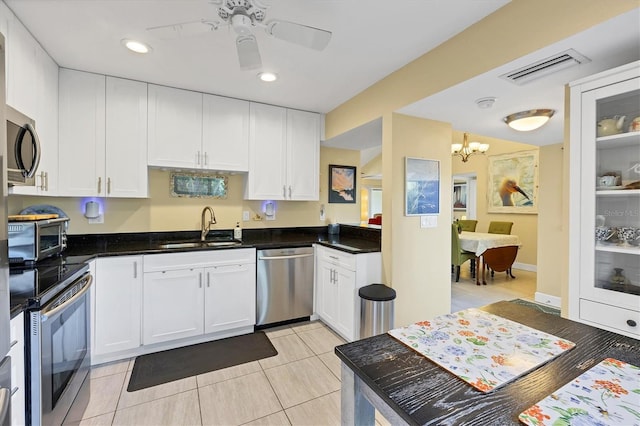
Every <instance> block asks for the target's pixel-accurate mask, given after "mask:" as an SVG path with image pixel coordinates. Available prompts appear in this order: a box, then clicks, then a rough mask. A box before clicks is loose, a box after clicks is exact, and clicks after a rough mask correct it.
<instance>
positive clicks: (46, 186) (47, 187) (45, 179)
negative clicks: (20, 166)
mask: <svg viewBox="0 0 640 426" xmlns="http://www.w3.org/2000/svg"><path fill="white" fill-rule="evenodd" d="M44 182H45V183H44V190H45V191H49V172H44Z"/></svg>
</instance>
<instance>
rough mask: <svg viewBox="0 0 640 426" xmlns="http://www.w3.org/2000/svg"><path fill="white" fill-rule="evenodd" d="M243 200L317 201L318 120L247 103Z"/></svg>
mask: <svg viewBox="0 0 640 426" xmlns="http://www.w3.org/2000/svg"><path fill="white" fill-rule="evenodd" d="M249 123H250V125H249V173H248V175H247V181H246V186H245V199H250V200H318V199H319V186H318V173H319V166H320V165H319V155H320V116H319V115H318V114H314V113H309V112H304V111H296V110H288V109H286V108H281V107H276V106H271V105H264V104H257V103H251V114H250V122H249Z"/></svg>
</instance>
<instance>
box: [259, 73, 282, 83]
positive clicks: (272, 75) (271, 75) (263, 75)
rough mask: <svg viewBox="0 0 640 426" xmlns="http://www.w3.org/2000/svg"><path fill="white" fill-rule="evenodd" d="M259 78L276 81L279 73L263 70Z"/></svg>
mask: <svg viewBox="0 0 640 426" xmlns="http://www.w3.org/2000/svg"><path fill="white" fill-rule="evenodd" d="M258 78H259V79H260V80H262V81H266V82H268V83H270V82H272V81H276V80H277V79H278V75H277V74H275V73H272V72H261V73H260V74H258Z"/></svg>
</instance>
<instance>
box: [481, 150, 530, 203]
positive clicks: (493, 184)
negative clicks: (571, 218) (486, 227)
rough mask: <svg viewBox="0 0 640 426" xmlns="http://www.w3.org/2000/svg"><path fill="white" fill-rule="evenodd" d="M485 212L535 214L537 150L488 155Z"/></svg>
mask: <svg viewBox="0 0 640 426" xmlns="http://www.w3.org/2000/svg"><path fill="white" fill-rule="evenodd" d="M488 176H489V182H488V185H487V198H488V199H487V207H488V209H487V210H488V212H489V213H530V214H531V213H537V212H538V150H531V151H521V152H514V153H510V154H502V155H491V156H489V173H488Z"/></svg>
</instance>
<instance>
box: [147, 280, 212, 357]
mask: <svg viewBox="0 0 640 426" xmlns="http://www.w3.org/2000/svg"><path fill="white" fill-rule="evenodd" d="M202 274H203V270H202V268H199V269H182V270H178V271H161V272H149V273H145V275H144V298H143V299H144V301H143V306H144V335H143V343H144V344H145V345H150V344H153V343H160V342H167V341H169V340H175V339H180V338H184V337H193V336H198V335H200V334H202V331H203V329H204V328H203V323H202V318H203V313H204V304H203V298H202V292H203V289H202Z"/></svg>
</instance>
